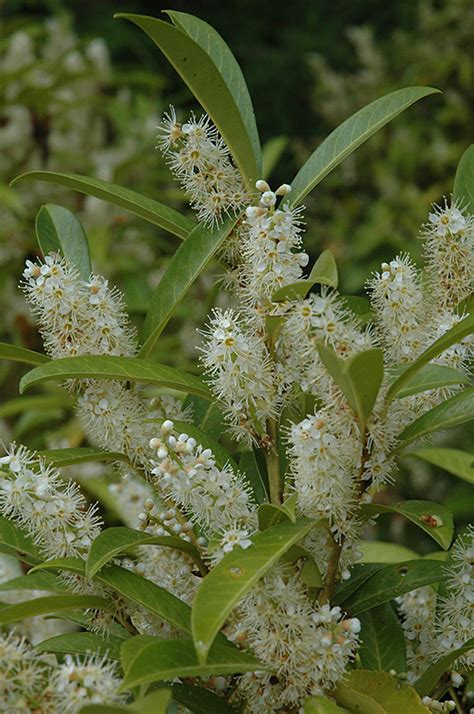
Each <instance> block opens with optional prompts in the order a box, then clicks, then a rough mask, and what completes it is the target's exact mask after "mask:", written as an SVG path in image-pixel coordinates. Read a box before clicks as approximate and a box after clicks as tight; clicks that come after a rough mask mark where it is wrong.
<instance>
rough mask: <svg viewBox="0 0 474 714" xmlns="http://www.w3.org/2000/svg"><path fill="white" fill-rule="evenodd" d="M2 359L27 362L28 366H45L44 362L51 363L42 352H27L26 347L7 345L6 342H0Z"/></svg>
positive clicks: (0, 357)
mask: <svg viewBox="0 0 474 714" xmlns="http://www.w3.org/2000/svg"><path fill="white" fill-rule="evenodd" d="M0 359H8V360H11V361H12V362H25V363H26V364H44V362H49V358H48V357H46V355H43V354H41V352H34V351H33V350H27V349H26V347H17V346H16V345H7V344H6V343H5V342H0Z"/></svg>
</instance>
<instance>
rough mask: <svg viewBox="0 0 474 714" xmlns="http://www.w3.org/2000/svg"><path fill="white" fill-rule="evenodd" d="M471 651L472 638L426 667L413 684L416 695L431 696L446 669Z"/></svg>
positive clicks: (473, 643)
mask: <svg viewBox="0 0 474 714" xmlns="http://www.w3.org/2000/svg"><path fill="white" fill-rule="evenodd" d="M471 650H474V637H473V638H472V639H470V640H468V641H467V642H466V643H465V644H464V645H463V646H462V647H460V648H459V649H456V650H453V651H452V652H449V653H448V654H447V655H445V656H444V657H442V658H441V659H439V660H438V661H437V662H435V663H434V664H432V665H431V666H430V667H428V669H427V670H426V671H425V672H423V674H422V675H421V677H419V678H418V679H417V680H416V682H415V684H414V687H415V689H416V691H417V692H418V694H419V695H420V696H421V697H425V696H427V695H428V694H431V692H432V691H433V689H434V688H435V687H436V684H437V683H438V680H439V679H440V678H441V677H442V676H443V674H444V673H445V672H446V671H447V670H448V669H451V668H452V665H453V663H454V662H455V661H456V660H457V659H458V657H461V656H462V655H464V654H466V653H467V652H470V651H471Z"/></svg>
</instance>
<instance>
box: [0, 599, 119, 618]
mask: <svg viewBox="0 0 474 714" xmlns="http://www.w3.org/2000/svg"><path fill="white" fill-rule="evenodd" d="M89 608H94V609H97V610H109V609H110V608H111V603H110V602H109V601H108V600H106V599H105V598H103V597H96V596H95V595H51V596H47V597H37V598H35V599H34V600H26V601H25V602H21V603H19V604H17V605H8V606H7V607H4V608H3V609H2V610H0V625H11V624H12V623H13V622H19V621H20V620H24V619H25V618H26V617H35V616H36V615H48V614H51V613H54V612H61V611H63V610H76V609H80V610H87V609H89Z"/></svg>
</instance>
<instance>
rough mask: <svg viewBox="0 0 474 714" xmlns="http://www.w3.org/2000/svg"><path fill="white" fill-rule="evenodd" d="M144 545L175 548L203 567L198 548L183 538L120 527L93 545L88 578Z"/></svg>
mask: <svg viewBox="0 0 474 714" xmlns="http://www.w3.org/2000/svg"><path fill="white" fill-rule="evenodd" d="M143 545H160V546H162V547H164V548H173V549H175V550H179V551H182V552H184V553H186V554H187V555H189V556H190V557H191V558H192V559H193V560H194V561H196V562H198V563H199V564H200V565H201V566H203V563H202V561H201V557H200V555H199V551H198V550H197V548H196V547H195V546H194V545H193V544H192V543H188V542H187V541H185V540H183V539H182V538H178V537H174V536H154V535H150V534H149V533H144V532H143V531H136V530H133V529H132V528H126V527H125V526H119V527H116V528H106V529H105V530H103V531H102V532H101V533H100V534H99V535H98V536H97V538H96V539H95V540H94V542H93V543H92V545H91V547H90V550H89V556H88V558H87V562H86V575H87V577H88V578H92V577H94V575H95V574H96V573H97V572H99V570H100V569H101V568H103V567H104V565H106V563H108V562H109V561H110V560H112V558H115V556H117V555H119V554H120V553H123V552H124V551H127V550H130V549H132V548H135V547H137V546H143Z"/></svg>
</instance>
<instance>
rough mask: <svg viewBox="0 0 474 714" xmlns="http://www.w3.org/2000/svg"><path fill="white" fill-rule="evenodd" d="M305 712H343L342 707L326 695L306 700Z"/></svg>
mask: <svg viewBox="0 0 474 714" xmlns="http://www.w3.org/2000/svg"><path fill="white" fill-rule="evenodd" d="M304 714H342V709H341V708H340V707H338V706H337V704H335V703H334V702H332V701H331V700H330V699H327V698H326V697H310V698H309V699H306V700H305V703H304Z"/></svg>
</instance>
